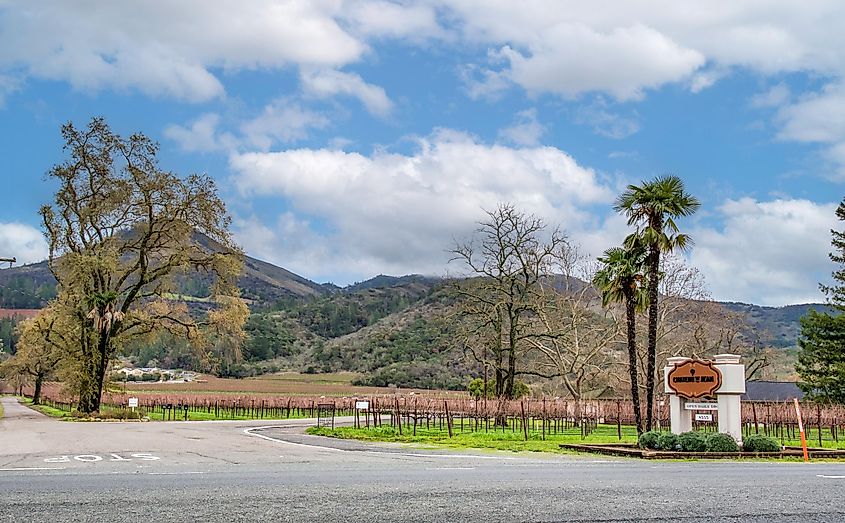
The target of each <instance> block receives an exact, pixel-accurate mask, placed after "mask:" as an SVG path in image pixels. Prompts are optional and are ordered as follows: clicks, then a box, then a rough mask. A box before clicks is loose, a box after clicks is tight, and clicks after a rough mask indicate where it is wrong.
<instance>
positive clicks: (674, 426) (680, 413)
mask: <svg viewBox="0 0 845 523" xmlns="http://www.w3.org/2000/svg"><path fill="white" fill-rule="evenodd" d="M688 359H689V358H685V357H683V356H675V357H674V358H669V360H668V361H669V366H668V367H664V369H663V380H664V387H663V390H664V391H665V392H667V393H668V394H669V427H670V429H671V431H672V433H673V434H681V433H683V432H689V431H691V430H692V411H691V410H687V409H685V408H684V403H685V400H684V398H682V397H680V396H678V395H677V394H675V392H674V391H673V390H672V389H670V388H669V385H668V381H667V378H666V376H667V375H668V374H669V371H670V370H672V369H673V368H674V367H675V365H679V364H681V363H683V362H685V361H687V360H688Z"/></svg>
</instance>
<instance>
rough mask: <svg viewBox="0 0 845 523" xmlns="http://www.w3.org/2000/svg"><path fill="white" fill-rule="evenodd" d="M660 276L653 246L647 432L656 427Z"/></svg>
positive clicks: (650, 283) (649, 256) (649, 258)
mask: <svg viewBox="0 0 845 523" xmlns="http://www.w3.org/2000/svg"><path fill="white" fill-rule="evenodd" d="M659 275H660V250H659V249H658V248H657V246H656V245H652V246H651V247H650V249H649V253H648V364H647V367H648V368H647V370H646V407H645V408H646V430H651V429H652V428H653V425H654V412H653V406H654V379H655V376H654V371H655V369H654V367H655V366H656V364H657V363H656V362H657V315H658V314H659V311H658V310H657V300H658V292H657V284H658V279H659Z"/></svg>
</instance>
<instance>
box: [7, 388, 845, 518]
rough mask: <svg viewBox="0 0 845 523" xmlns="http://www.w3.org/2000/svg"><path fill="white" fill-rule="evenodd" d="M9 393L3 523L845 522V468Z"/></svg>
mask: <svg viewBox="0 0 845 523" xmlns="http://www.w3.org/2000/svg"><path fill="white" fill-rule="evenodd" d="M0 401H2V403H3V407H4V408H5V411H6V417H5V418H4V419H2V420H0V521H27V522H30V521H50V522H56V521H133V522H139V521H204V522H218V521H220V522H223V521H226V522H228V521H258V520H261V521H343V522H347V523H349V522H354V523H360V522H367V521H399V520H401V521H403V522H416V521H420V522H423V521H433V522H451V521H484V522H485V523H487V522H497V521H536V522H551V521H686V520H690V521H760V522H762V521H767V522H768V521H845V501H843V494H845V464H841V463H814V464H804V463H771V462H746V461H743V462H722V461H720V462H651V461H639V460H632V459H613V458H611V459H608V458H597V457H593V456H583V455H545V454H532V453H525V454H523V453H519V454H516V453H500V452H464V451H461V452H457V451H443V450H427V449H420V448H414V447H408V446H400V445H388V444H364V443H359V442H345V441H334V440H326V439H324V438H318V437H313V436H306V435H304V434H302V432H303V430H304V428H305V427H306V426H308V425H310V424H311V423H313V420H312V421H309V420H287V421H279V422H267V421H260V422H150V423H110V422H101V423H73V422H61V421H57V420H53V419H50V418H47V417H45V416H42V415H41V414H38V413H36V412H33V411H31V410H29V409H28V408H26V407H23V406H21V405H18V404H17V403H16V402H15V401H14V400H13V399H12V398H8V397H5V398H2V399H0Z"/></svg>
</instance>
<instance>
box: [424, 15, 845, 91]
mask: <svg viewBox="0 0 845 523" xmlns="http://www.w3.org/2000/svg"><path fill="white" fill-rule="evenodd" d="M438 5H439V6H440V9H441V10H442V11H443V15H442V18H443V19H447V20H452V21H453V24H452V27H453V30H455V31H458V32H459V33H460V35H461V37H462V38H463V39H465V40H466V41H468V42H471V43H474V44H479V45H486V46H488V48H489V49H492V50H496V51H497V52H502V53H503V54H504V55H505V57H506V58H507V60H508V63H507V64H506V66H505V67H504V68H500V67H498V66H497V65H491V66H490V67H489V69H490V70H491V71H493V72H494V74H493V75H492V78H494V79H498V78H499V77H500V75H506V76H507V77H508V78H509V79H510V80H512V81H514V82H516V83H517V84H519V85H521V86H522V87H523V88H525V89H527V90H528V91H531V92H550V93H556V94H559V95H562V96H565V97H572V96H577V95H579V94H581V93H586V92H593V91H598V92H602V93H606V94H610V95H611V96H613V97H615V98H617V99H637V98H639V97H641V96H642V95H643V94H644V92H645V91H646V90H648V89H652V88H659V87H660V86H663V85H665V84H668V83H676V82H688V83H689V87H690V89H691V90H693V91H694V92H697V91H699V90H701V89H704V88H706V87H709V86H710V85H712V84H713V83H714V82H716V81H717V80H718V79H719V78H720V77H722V76H723V75H725V74H727V73H728V72H730V71H731V70H732V69H734V68H744V69H748V70H751V71H754V72H757V73H761V74H764V75H773V74H779V73H791V72H807V71H812V72H815V73H817V74H821V75H825V76H832V77H841V76H843V73H845V33H843V31H842V30H841V21H842V19H843V17H845V4H843V3H842V2H837V1H833V0H820V1H813V2H787V1H777V2H760V1H756V0H744V1H743V0H718V1H713V2H707V4H706V5H703V6H693V5H691V4H690V3H689V2H676V1H671V0H632V1H620V2H611V3H609V4H603V5H600V6H596V5H594V4H592V3H589V2H565V3H563V4H561V5H559V6H557V7H556V8H553V9H550V8H549V4H548V2H547V1H546V0H523V1H521V2H512V1H508V0H448V1H447V0H440V1H439V2H438ZM476 76H481V77H483V76H484V75H483V74H480V73H477V74H476Z"/></svg>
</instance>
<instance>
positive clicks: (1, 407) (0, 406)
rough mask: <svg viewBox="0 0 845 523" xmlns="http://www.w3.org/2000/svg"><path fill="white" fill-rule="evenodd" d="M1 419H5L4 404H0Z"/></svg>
mask: <svg viewBox="0 0 845 523" xmlns="http://www.w3.org/2000/svg"><path fill="white" fill-rule="evenodd" d="M0 419H3V404H2V403H0Z"/></svg>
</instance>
